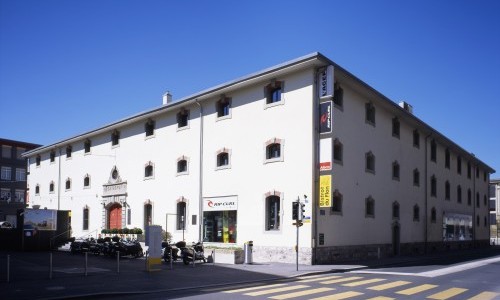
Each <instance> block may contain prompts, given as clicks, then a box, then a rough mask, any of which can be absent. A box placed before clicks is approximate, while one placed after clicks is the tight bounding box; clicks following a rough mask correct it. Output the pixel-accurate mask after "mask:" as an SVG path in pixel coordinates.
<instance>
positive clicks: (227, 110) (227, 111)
mask: <svg viewBox="0 0 500 300" xmlns="http://www.w3.org/2000/svg"><path fill="white" fill-rule="evenodd" d="M216 109H217V118H230V117H231V99H230V98H226V97H224V96H222V98H221V99H220V100H219V101H217V103H216Z"/></svg>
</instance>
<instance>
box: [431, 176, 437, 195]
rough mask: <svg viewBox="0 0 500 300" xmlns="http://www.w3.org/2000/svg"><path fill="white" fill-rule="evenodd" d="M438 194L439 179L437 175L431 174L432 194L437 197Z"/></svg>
mask: <svg viewBox="0 0 500 300" xmlns="http://www.w3.org/2000/svg"><path fill="white" fill-rule="evenodd" d="M436 195H437V179H436V176H434V175H432V176H431V196H432V197H436Z"/></svg>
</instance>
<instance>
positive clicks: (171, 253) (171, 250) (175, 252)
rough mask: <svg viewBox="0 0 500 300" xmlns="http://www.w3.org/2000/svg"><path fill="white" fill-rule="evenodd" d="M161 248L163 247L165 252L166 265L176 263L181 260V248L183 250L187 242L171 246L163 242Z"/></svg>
mask: <svg viewBox="0 0 500 300" xmlns="http://www.w3.org/2000/svg"><path fill="white" fill-rule="evenodd" d="M182 243H183V244H182ZM178 245H179V246H178ZM161 246H162V251H163V260H164V261H165V262H166V263H169V262H170V260H172V261H176V260H178V259H179V258H180V256H179V248H181V247H184V248H185V247H186V243H185V242H178V243H176V244H169V243H168V242H162V245H161Z"/></svg>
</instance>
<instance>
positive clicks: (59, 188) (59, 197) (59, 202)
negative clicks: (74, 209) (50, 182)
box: [57, 148, 61, 210]
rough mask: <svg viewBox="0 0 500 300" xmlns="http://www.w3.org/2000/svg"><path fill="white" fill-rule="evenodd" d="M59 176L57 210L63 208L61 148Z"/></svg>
mask: <svg viewBox="0 0 500 300" xmlns="http://www.w3.org/2000/svg"><path fill="white" fill-rule="evenodd" d="M58 160H59V174H58V179H57V181H58V182H57V210H59V209H60V208H61V207H60V206H61V148H59V159H58Z"/></svg>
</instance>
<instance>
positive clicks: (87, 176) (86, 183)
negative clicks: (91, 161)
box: [83, 174, 90, 188]
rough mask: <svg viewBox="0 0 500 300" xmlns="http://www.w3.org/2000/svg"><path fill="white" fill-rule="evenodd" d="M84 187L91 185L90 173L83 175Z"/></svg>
mask: <svg viewBox="0 0 500 300" xmlns="http://www.w3.org/2000/svg"><path fill="white" fill-rule="evenodd" d="M83 187H84V188H88V187H90V176H89V174H87V175H85V177H83Z"/></svg>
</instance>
